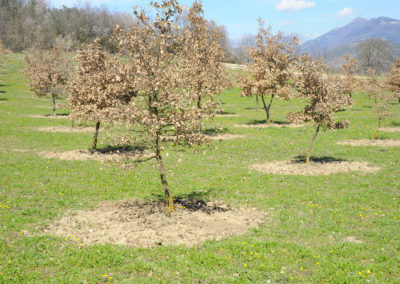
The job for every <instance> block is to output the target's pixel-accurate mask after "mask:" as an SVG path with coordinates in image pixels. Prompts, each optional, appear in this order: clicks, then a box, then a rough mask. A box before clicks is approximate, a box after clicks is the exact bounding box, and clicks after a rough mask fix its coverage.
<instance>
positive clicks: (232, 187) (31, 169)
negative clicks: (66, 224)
mask: <svg viewBox="0 0 400 284" xmlns="http://www.w3.org/2000/svg"><path fill="white" fill-rule="evenodd" d="M5 61H6V62H5V68H4V70H2V71H1V72H0V256H1V257H0V283H13V282H14V283H15V282H20V283H27V282H29V283H46V282H52V283H84V282H85V283H109V282H113V283H137V282H155V283H157V282H162V283H171V282H183V283H197V282H204V283H216V282H224V283H230V282H237V283H246V282H248V283H250V282H256V283H257V282H258V283H269V282H268V281H270V283H288V282H293V283H310V282H313V283H320V282H332V283H358V282H361V283H363V282H369V283H399V282H400V153H399V148H396V147H392V148H379V147H351V146H340V145H337V144H336V142H337V141H340V140H348V139H368V138H370V137H371V136H372V134H373V131H374V128H375V127H376V125H377V123H378V122H377V119H376V117H375V114H374V112H373V109H372V106H373V101H371V100H369V99H367V98H366V97H365V96H364V95H363V94H360V93H359V94H356V95H354V96H353V97H354V99H355V104H354V106H353V108H352V110H351V111H347V112H340V113H338V117H346V118H347V119H349V120H350V122H351V126H350V128H348V129H345V130H341V131H328V132H324V133H322V134H321V135H320V136H319V137H318V138H317V140H316V142H315V144H314V148H313V156H314V157H334V158H336V159H343V160H347V161H366V162H369V163H371V164H373V165H375V166H378V167H380V168H381V169H382V170H381V171H380V172H378V173H376V174H367V175H364V174H362V173H358V172H353V173H349V174H335V175H330V176H316V177H307V176H284V175H271V174H261V173H259V172H256V171H254V170H251V169H249V166H250V165H252V164H255V163H261V162H263V161H274V160H290V159H293V158H295V157H298V156H301V155H304V154H305V149H306V146H307V144H308V141H309V139H310V138H311V135H312V134H313V128H312V126H311V125H307V126H306V127H304V128H294V129H291V128H281V129H274V128H270V129H257V128H235V127H234V125H235V124H246V123H249V122H252V121H257V120H262V119H265V113H264V112H263V111H262V110H261V109H260V110H257V109H256V102H255V99H249V98H242V97H240V95H239V93H240V91H239V89H234V90H232V91H227V92H225V93H224V94H223V95H222V97H221V99H222V101H223V105H222V108H223V109H224V110H225V111H226V112H229V113H234V114H238V115H239V116H237V117H217V118H215V120H214V121H212V122H207V125H206V126H207V127H206V128H214V127H220V128H223V129H225V128H226V131H228V132H229V133H232V134H240V135H243V136H245V138H244V139H235V140H230V141H221V142H212V143H211V144H209V145H205V146H202V147H200V148H194V149H185V150H186V151H182V149H177V148H170V149H167V151H168V153H169V155H168V157H165V162H166V167H167V169H168V177H169V182H170V185H171V188H172V192H173V193H174V195H175V196H182V197H184V196H188V195H197V196H199V197H201V198H203V199H204V200H207V201H208V200H220V201H223V202H225V203H227V204H231V205H232V206H248V207H258V208H260V209H262V210H264V211H265V212H267V213H268V214H269V215H270V221H268V222H266V223H264V224H262V225H261V226H260V227H259V228H257V229H253V230H252V231H250V232H249V233H248V234H246V235H243V236H240V237H231V238H228V239H225V240H222V241H207V242H205V243H203V244H202V245H199V246H196V247H194V248H186V247H183V246H178V247H169V246H161V247H157V248H153V249H144V248H143V249H133V248H128V247H124V246H117V245H112V244H108V245H92V246H84V247H81V246H79V244H77V243H76V242H74V241H73V240H71V239H70V238H66V239H64V238H56V237H52V236H47V235H41V234H40V232H41V230H42V229H43V228H45V227H46V226H47V225H48V224H50V223H51V222H52V221H53V220H54V219H57V218H59V217H61V216H62V215H64V214H68V213H69V212H71V211H73V210H78V209H87V208H93V207H96V206H97V205H98V204H99V203H100V202H101V201H105V200H109V201H113V200H115V201H116V200H124V199H139V200H147V199H153V198H157V197H158V196H159V195H161V194H162V193H163V191H162V189H161V185H160V181H159V176H158V172H157V169H156V168H155V166H156V164H155V161H149V162H145V163H140V164H137V165H136V167H135V168H133V169H129V170H126V169H124V168H122V167H119V166H115V165H112V164H101V163H99V162H96V161H87V162H82V161H61V160H56V159H43V158H41V157H40V156H39V155H38V152H40V151H67V150H79V149H82V150H86V149H88V148H89V147H90V144H91V139H92V134H91V133H46V132H38V131H35V130H34V129H33V128H34V127H40V126H58V125H65V126H69V125H70V121H69V120H68V119H46V118H32V117H29V116H30V115H43V114H50V113H51V102H50V99H47V100H46V99H44V98H43V99H39V98H32V94H31V93H30V91H29V88H28V87H27V81H26V78H25V77H24V75H23V74H22V70H23V68H24V64H23V56H22V55H21V54H10V55H7V56H6V60H5ZM260 107H261V105H260ZM301 107H302V104H301V102H300V101H296V100H295V101H293V102H282V101H276V102H275V104H274V105H273V107H272V120H275V121H286V118H285V116H286V111H288V110H300V109H301ZM391 108H392V109H393V110H394V111H395V115H394V116H392V117H391V118H389V119H387V120H385V121H384V122H383V125H384V126H391V127H393V126H400V106H399V105H398V104H392V105H391ZM58 112H59V113H65V112H66V110H59V111H58ZM88 125H92V124H90V123H89V124H88ZM377 138H378V139H385V138H388V139H389V138H390V139H400V133H384V132H378V136H377ZM99 143H100V145H99V146H100V147H105V146H107V143H108V141H107V140H106V139H105V136H104V132H102V130H100V137H99ZM15 150H26V151H24V152H21V151H15ZM178 160H182V162H180V163H178ZM346 240H356V241H346Z"/></svg>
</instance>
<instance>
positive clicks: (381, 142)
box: [337, 139, 400, 147]
mask: <svg viewBox="0 0 400 284" xmlns="http://www.w3.org/2000/svg"><path fill="white" fill-rule="evenodd" d="M337 144H339V145H350V146H378V147H400V140H394V139H375V140H369V139H361V140H345V141H339V142H337Z"/></svg>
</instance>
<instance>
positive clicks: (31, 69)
mask: <svg viewBox="0 0 400 284" xmlns="http://www.w3.org/2000/svg"><path fill="white" fill-rule="evenodd" d="M24 60H25V63H26V68H25V74H26V75H27V77H28V80H29V86H30V88H31V90H32V91H33V92H34V94H35V95H36V96H38V97H43V96H48V95H51V101H52V103H53V115H56V108H57V107H56V98H58V97H59V96H60V95H62V94H63V93H64V89H65V86H66V84H67V80H68V76H69V75H68V74H69V65H68V62H67V60H66V58H65V55H64V53H63V52H62V50H61V49H60V48H58V47H54V48H53V49H51V50H41V49H30V50H28V51H27V52H25V57H24Z"/></svg>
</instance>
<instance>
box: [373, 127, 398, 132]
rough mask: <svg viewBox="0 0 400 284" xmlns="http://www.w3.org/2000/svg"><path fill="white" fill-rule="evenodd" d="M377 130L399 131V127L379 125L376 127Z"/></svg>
mask: <svg viewBox="0 0 400 284" xmlns="http://www.w3.org/2000/svg"><path fill="white" fill-rule="evenodd" d="M378 130H379V131H383V132H392V133H394V132H400V127H381V128H379V129H378Z"/></svg>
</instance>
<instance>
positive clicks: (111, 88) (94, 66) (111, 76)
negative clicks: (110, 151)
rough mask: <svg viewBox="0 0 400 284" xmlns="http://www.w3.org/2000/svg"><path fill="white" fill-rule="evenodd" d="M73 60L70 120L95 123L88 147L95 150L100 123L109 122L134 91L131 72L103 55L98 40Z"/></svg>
mask: <svg viewBox="0 0 400 284" xmlns="http://www.w3.org/2000/svg"><path fill="white" fill-rule="evenodd" d="M76 60H77V62H78V64H77V66H76V72H75V73H74V74H73V76H72V78H71V80H70V81H69V84H68V93H69V104H70V107H71V117H72V119H78V120H79V119H85V120H89V121H94V122H95V123H96V129H95V133H94V137H93V143H92V147H91V150H92V151H95V150H96V149H97V138H98V134H99V129H100V124H101V122H102V121H108V120H109V119H110V117H111V115H110V113H113V109H115V108H116V107H117V106H118V105H120V103H121V102H123V101H125V98H126V97H127V95H128V94H130V92H131V91H132V89H134V86H133V85H132V84H134V80H133V79H132V76H133V74H134V71H132V70H133V69H132V66H127V65H125V64H123V63H122V62H121V61H120V60H119V59H118V58H116V57H114V58H112V57H111V56H110V55H109V54H108V53H107V52H105V51H104V50H103V49H102V47H101V45H100V40H99V39H96V40H95V42H94V43H92V44H87V45H86V46H85V47H84V48H83V49H82V50H81V51H79V52H78V55H77V56H76Z"/></svg>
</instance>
